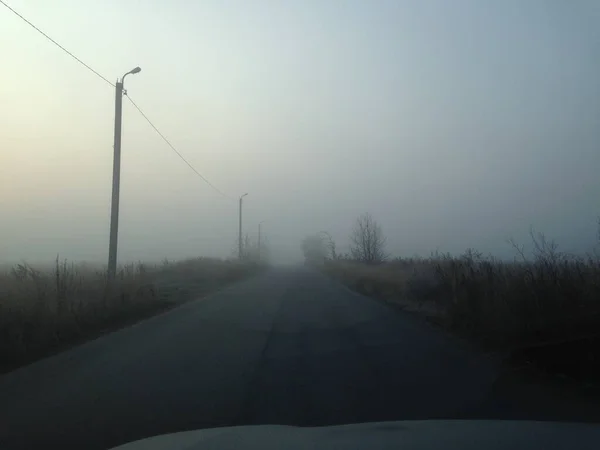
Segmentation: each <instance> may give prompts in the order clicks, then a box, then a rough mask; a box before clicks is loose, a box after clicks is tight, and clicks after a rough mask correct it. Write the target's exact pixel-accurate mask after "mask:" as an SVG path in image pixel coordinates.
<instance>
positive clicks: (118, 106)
mask: <svg viewBox="0 0 600 450" xmlns="http://www.w3.org/2000/svg"><path fill="white" fill-rule="evenodd" d="M141 70H142V69H140V68H139V67H136V68H134V69H131V70H130V71H129V72H127V73H126V74H125V75H123V77H122V78H121V80H118V79H117V83H116V84H115V140H114V146H113V150H114V155H113V182H112V200H111V204H110V241H109V244H108V276H109V278H111V279H112V278H114V277H115V275H116V273H117V240H118V235H119V188H120V185H121V123H122V116H123V114H122V112H123V93H124V92H125V90H124V89H123V83H124V82H125V77H126V76H127V75H129V74H136V73H139V72H141Z"/></svg>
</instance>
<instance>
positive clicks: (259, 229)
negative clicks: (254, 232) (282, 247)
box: [258, 220, 266, 261]
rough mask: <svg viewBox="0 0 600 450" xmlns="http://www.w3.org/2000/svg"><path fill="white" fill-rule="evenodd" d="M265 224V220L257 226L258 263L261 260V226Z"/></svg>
mask: <svg viewBox="0 0 600 450" xmlns="http://www.w3.org/2000/svg"><path fill="white" fill-rule="evenodd" d="M265 222H266V220H263V221H262V222H260V223H259V224H258V260H259V261H260V260H261V259H262V247H261V246H260V236H261V233H260V232H261V225H262V224H263V223H265Z"/></svg>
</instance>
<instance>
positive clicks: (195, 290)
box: [0, 258, 262, 372]
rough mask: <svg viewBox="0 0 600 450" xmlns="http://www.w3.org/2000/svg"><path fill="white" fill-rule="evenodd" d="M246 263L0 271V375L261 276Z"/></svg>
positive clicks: (64, 266)
mask: <svg viewBox="0 0 600 450" xmlns="http://www.w3.org/2000/svg"><path fill="white" fill-rule="evenodd" d="M261 269H262V266H260V265H258V264H256V263H251V262H238V261H225V260H219V259H212V258H197V259H190V260H185V261H179V262H167V261H165V262H164V263H162V264H160V265H147V264H143V263H138V264H129V265H126V266H123V267H121V268H120V270H119V273H118V276H117V279H116V280H115V281H114V282H113V283H108V280H107V277H106V272H105V271H102V270H96V269H94V268H91V267H88V266H85V265H76V264H69V263H68V262H67V261H59V260H58V259H57V261H56V264H55V266H54V268H53V269H46V270H44V269H36V268H34V267H31V266H29V265H27V264H19V265H17V266H15V267H13V268H11V269H9V270H7V271H5V272H3V273H0V372H5V371H9V370H12V369H14V368H16V367H18V366H20V365H23V364H27V363H30V362H32V361H35V360H36V359H39V358H42V357H44V356H47V355H49V354H52V353H55V352H57V351H60V350H63V349H65V348H67V347H69V346H72V345H74V344H77V343H80V342H82V341H85V340H88V339H91V338H94V337H97V336H99V335H101V334H103V333H106V332H109V331H112V330H115V329H118V328H120V327H122V326H125V325H128V324H131V323H134V322H136V321H139V320H141V319H143V318H146V317H149V316H151V315H154V314H157V313H159V312H162V311H164V310H166V309H169V308H172V307H173V306H176V305H178V304H180V303H182V302H185V301H187V300H190V299H193V298H198V297H199V296H202V295H204V294H207V293H209V292H212V291H214V290H216V289H219V288H220V287H222V286H225V285H227V284H228V283H231V282H234V281H236V280H240V279H243V278H245V277H248V276H251V275H253V274H256V273H258V272H259V271H260V270H261Z"/></svg>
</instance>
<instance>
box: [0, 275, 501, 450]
mask: <svg viewBox="0 0 600 450" xmlns="http://www.w3.org/2000/svg"><path fill="white" fill-rule="evenodd" d="M497 370H498V369H497V364H496V363H495V362H494V361H493V360H491V359H490V358H487V357H485V356H484V355H480V354H477V353H476V352H474V351H472V350H470V349H469V348H468V347H466V345H465V344H463V343H462V342H460V341H458V340H455V339H452V338H450V337H449V336H447V335H445V334H444V333H443V332H441V331H439V330H437V329H434V328H432V327H430V326H428V325H427V324H425V323H422V322H420V321H418V320H416V319H414V318H413V317H411V316H405V315H403V314H402V313H398V312H396V311H394V310H392V309H390V308H389V307H387V306H385V305H383V304H381V303H379V302H377V301H374V300H372V299H369V298H366V297H363V296H360V295H358V294H354V293H352V292H350V291H349V290H347V289H346V288H345V287H343V286H341V285H340V284H338V283H336V282H334V281H331V280H329V279H328V278H326V277H324V276H323V275H321V274H319V273H316V272H313V271H311V270H308V269H304V268H293V269H292V268H289V269H273V270H271V271H269V272H268V273H266V274H263V275H260V276H258V277H255V278H253V279H250V280H246V281H243V282H240V283H237V284H235V285H232V286H230V287H228V288H226V289H224V290H222V291H220V292H218V293H216V294H213V295H210V296H208V297H206V298H204V299H200V300H196V301H193V302H190V303H187V304H185V305H183V306H181V307H179V308H177V309H174V310H171V311H169V312H167V313H164V314H162V315H160V316H156V317H153V318H151V319H148V320H145V321H143V322H141V323H138V324H136V325H134V326H131V327H129V328H126V329H123V330H120V331H118V332H115V333H112V334H110V335H107V336H104V337H102V338H99V339H97V340H95V341H92V342H89V343H86V344H84V345H81V346H79V347H77V348H75V349H72V350H69V351H66V352H64V353H61V354H59V355H57V356H54V357H51V358H48V359H45V360H42V361H39V362H37V363H35V364H32V365H30V366H28V367H24V368H21V369H19V370H16V371H14V372H11V373H9V374H6V375H4V376H2V377H1V378H0V448H2V449H13V448H14V449H20V448H23V449H25V448H27V449H31V448H38V447H39V448H57V449H58V448H60V449H71V448H73V449H82V448H85V449H104V448H107V447H111V446H115V445H118V444H122V443H124V442H128V441H131V440H134V439H139V438H142V437H147V436H151V435H156V434H161V433H167V432H174V431H181V430H188V429H196V428H206V427H217V426H227V425H242V424H288V425H301V426H313V425H330V424H344V423H356V422H370V421H382V420H398V419H428V418H455V417H457V418H458V417H461V418H465V417H466V418H471V417H474V418H484V417H494V416H503V415H506V414H508V412H507V411H508V410H507V409H505V406H503V405H502V404H501V402H500V401H498V400H496V399H494V398H492V395H491V392H492V391H491V388H492V384H493V382H494V380H495V379H496V376H497V375H496V374H497Z"/></svg>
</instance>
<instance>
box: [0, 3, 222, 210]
mask: <svg viewBox="0 0 600 450" xmlns="http://www.w3.org/2000/svg"><path fill="white" fill-rule="evenodd" d="M0 4H2V5H3V6H5V7H6V8H7V9H8V10H9V11H10V12H12V13H13V14H14V15H16V16H17V17H19V18H20V19H21V20H23V21H24V22H25V23H27V24H28V25H29V26H30V27H32V28H33V29H34V30H36V31H37V32H38V33H40V34H41V35H42V36H44V37H45V38H46V39H48V40H49V41H50V42H52V43H53V44H54V45H56V46H57V47H58V48H60V49H61V50H62V51H64V52H65V53H66V54H67V55H69V56H70V57H71V58H73V59H74V60H75V61H77V62H78V63H79V64H81V65H82V66H83V67H85V68H86V69H88V70H89V71H91V72H92V73H94V74H95V75H96V76H97V77H99V78H100V79H102V80H103V81H105V82H106V83H108V84H109V85H110V86H112V87H115V84H114V83H112V82H111V81H110V80H109V79H108V78H106V77H105V76H103V75H102V74H100V73H99V72H98V71H96V70H94V69H93V68H92V67H91V66H89V65H88V64H86V63H85V62H83V61H82V60H81V59H80V58H78V57H77V56H75V55H74V54H73V53H71V52H70V51H69V50H67V49H66V48H65V47H63V46H62V45H60V44H59V43H58V42H56V41H55V40H54V39H52V38H51V37H50V36H48V35H47V34H46V33H44V32H43V31H42V30H41V29H40V28H38V27H37V26H36V25H34V24H33V23H32V22H30V21H29V20H27V18H25V17H24V16H23V15H22V14H20V13H19V12H17V11H16V10H14V9H13V8H12V7H11V6H10V5H8V4H7V3H6V2H5V1H4V0H0ZM124 95H125V96H126V97H127V99H128V100H129V101H130V102H131V104H132V105H133V106H134V107H135V109H137V111H138V112H139V113H140V114H141V115H142V117H143V118H144V119H145V120H146V121H147V122H148V123H149V124H150V126H151V127H152V128H153V129H154V131H156V133H157V134H158V135H159V136H160V137H161V138H162V140H163V141H165V143H166V144H167V145H168V146H169V147H170V148H171V150H173V151H174V152H175V154H176V155H177V156H179V158H181V160H182V161H183V162H184V163H185V164H186V165H187V166H188V167H189V168H190V169H192V171H193V172H194V173H195V174H196V175H198V176H199V177H200V178H201V179H202V180H203V181H204V182H205V183H206V184H207V185H208V186H210V187H211V188H212V189H213V190H214V191H215V192H217V193H219V194H220V195H222V196H223V197H225V198H228V199H230V200H233V199H232V197H230V196H228V195H227V194H225V193H224V192H223V191H221V190H220V189H219V188H217V187H216V186H215V185H214V184H212V183H211V182H210V181H209V180H208V179H207V178H206V177H205V176H204V175H202V174H201V173H200V172H199V171H198V170H196V168H195V167H194V166H193V165H192V164H191V163H190V162H189V161H188V160H187V159H186V158H185V157H184V156H183V155H182V154H181V153H180V152H179V151H178V150H177V149H176V148H175V146H174V145H173V144H171V142H170V141H169V140H168V139H167V138H166V136H165V135H164V134H163V133H161V131H160V130H159V129H158V128H157V127H156V125H154V123H152V121H151V120H150V119H149V118H148V116H147V115H146V114H145V113H144V111H142V109H141V108H140V107H139V106H138V105H137V104H136V103H135V102H134V101H133V100H132V99H131V97H130V96H129V95H127V92H126V91H124Z"/></svg>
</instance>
